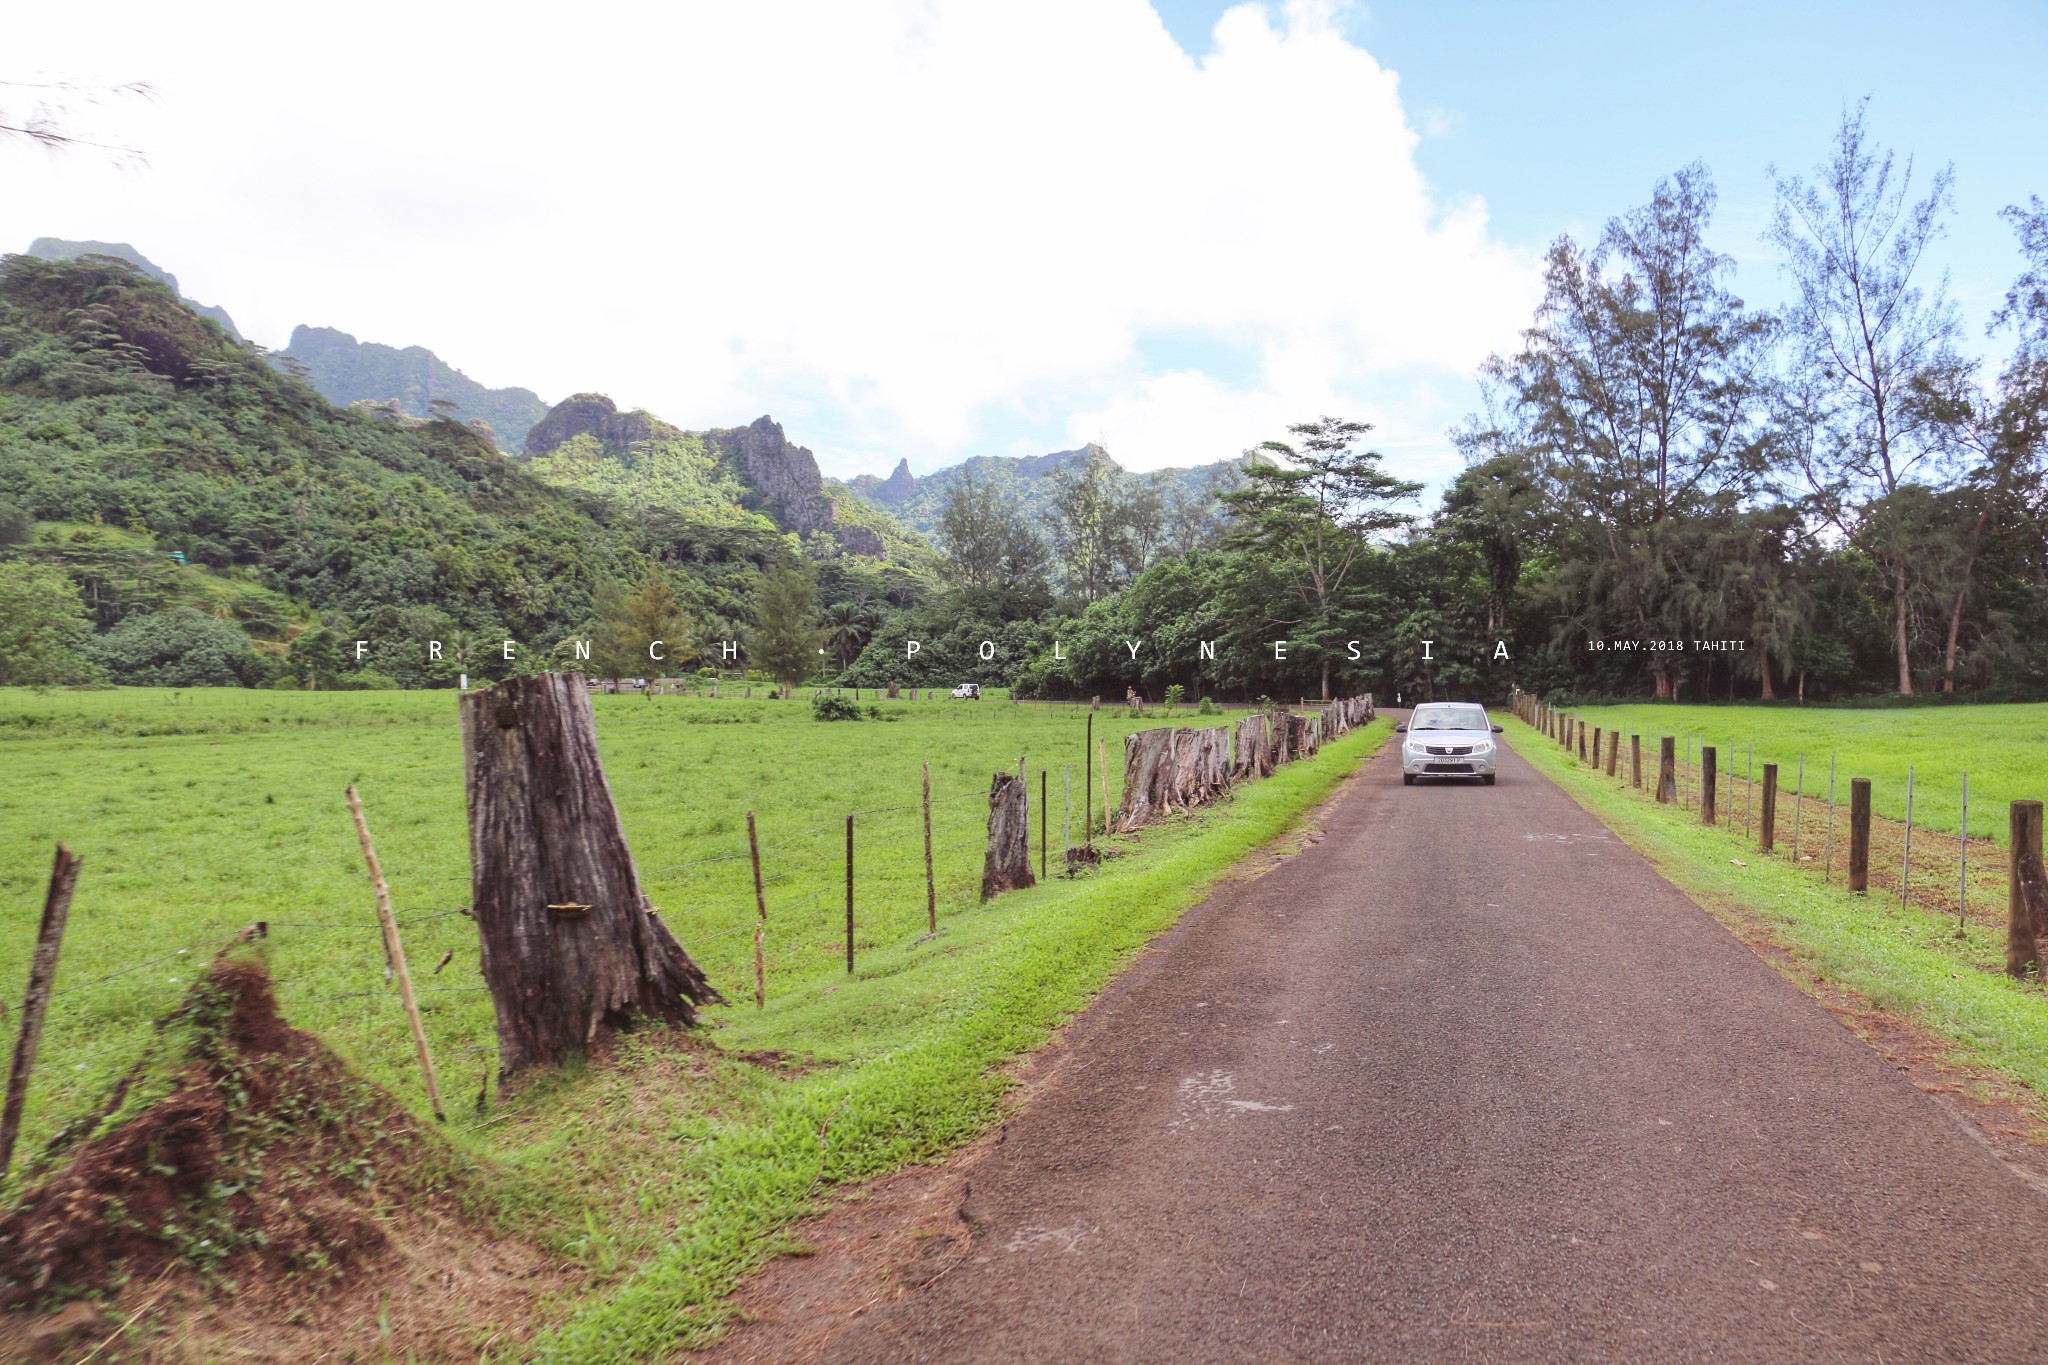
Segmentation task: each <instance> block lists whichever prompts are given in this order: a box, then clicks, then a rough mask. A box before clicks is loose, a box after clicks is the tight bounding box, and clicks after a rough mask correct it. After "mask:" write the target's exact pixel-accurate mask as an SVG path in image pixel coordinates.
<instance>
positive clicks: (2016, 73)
mask: <svg viewBox="0 0 2048 1365" xmlns="http://www.w3.org/2000/svg"><path fill="white" fill-rule="evenodd" d="M205 10H206V14H207V16H208V22H206V23H194V22H193V21H192V18H191V15H190V14H189V13H187V12H186V11H184V10H179V9H175V8H170V7H165V6H163V5H161V4H158V3H153V2H152V0H103V3H102V5H101V6H100V8H99V9H98V10H97V11H96V14H97V15H98V17H99V22H96V23H94V24H92V25H80V24H77V23H76V22H74V21H73V19H72V16H71V15H70V14H69V12H67V11H65V10H63V9H62V7H57V6H43V7H40V8H32V9H30V10H29V11H27V12H25V13H24V14H22V15H19V16H14V17H13V21H12V25H11V27H10V31H9V38H10V42H9V44H8V46H7V48H6V50H5V51H0V80H15V81H24V80H26V81H33V80H38V79H59V80H71V81H87V82H91V81H106V82H120V81H135V80H143V81H148V82H149V83H150V84H151V85H152V86H154V87H155V89H156V91H157V98H156V100H155V101H154V102H153V103H149V104H146V105H145V104H140V103H137V102H133V101H116V102H114V103H112V104H110V105H107V106H105V107H103V108H100V109H95V110H88V111H86V113H87V116H88V117H90V118H92V119H96V120H98V122H97V123H94V124H92V125H90V126H88V127H86V128H85V129H83V131H85V132H87V133H89V134H94V135H98V136H99V137H101V138H103V139H104V140H106V141H109V142H114V143H118V144H121V145H132V146H136V147H140V148H142V149H144V150H145V151H146V152H147V154H148V165H147V166H146V167H145V168H141V169H134V168H123V167H120V166H117V165H113V164H110V163H108V162H107V161H106V160H105V159H102V158H95V157H92V156H90V155H73V156H69V157H60V158H50V157H44V156H42V155H40V154H38V153H36V152H34V151H32V150H29V149H24V148H23V147H21V146H20V145H19V144H7V143H0V188H4V192H0V249H11V250H20V249H22V248H23V247H25V246H26V245H27V244H28V242H29V241H30V240H31V239H32V238H34V237H37V236H41V235H51V236H59V237H72V238H99V239H104V240H113V241H127V242H131V243H133V244H134V245H135V246H137V247H138V248H140V249H141V250H142V251H143V252H145V253H146V254H148V255H149V256H150V257H152V258H153V259H155V260H156V261H157V262H158V263H159V264H161V265H163V266H164V267H166V268H167V269H170V270H171V271H173V272H175V273H176V274H177V276H178V277H179V280H180V281H181V283H182V284H183V286H184V287H185V289H186V291H187V292H188V293H189V294H191V295H192V296H193V297H194V298H197V299H201V300H203V301H206V302H209V303H219V304H222V305H224V306H225V307H227V308H228V310H229V311H230V312H231V313H233V315H234V316H235V318H236V321H237V322H238V323H239V324H240V325H241V327H242V328H243V330H244V331H245V332H246V333H248V334H249V335H250V336H252V337H254V338H255V339H256V340H258V341H260V342H263V343H265V344H267V345H271V346H277V347H281V346H283V345H284V344H285V341H286V339H287V338H288V337H289V336H290V334H291V331H292V328H293V327H294V326H295V325H297V324H300V323H307V324H312V325H315V326H327V327H338V328H340V329H342V330H344V331H347V332H350V333H352V334H354V335H355V336H357V337H359V338H362V339H364V340H369V341H380V342H385V343H388V344H392V345H398V346H406V345H423V346H428V347H431V348H433V349H434V350H435V351H437V352H438V353H439V354H440V355H441V356H442V357H443V358H444V359H446V360H448V361H449V362H450V363H452V364H454V365H456V366H458V367H460V368H461V369H463V370H464V371H466V372H467V373H468V374H470V375H471V376H472V377H474V378H476V379H478V380H480V381H482V382H484V383H486V384H491V385H514V384H516V385H522V386H525V387H527V388H531V389H533V390H535V391H536V392H538V393H540V394H541V396H542V397H544V398H547V399H549V400H550V401H555V400H559V399H561V398H563V397H565V396H566V395H568V394H571V393H575V392H580V391H591V390H594V391H598V392H604V393H608V394H610V395H611V396H612V397H613V398H614V399H615V400H616V401H618V402H619V403H620V404H621V405H622V406H626V407H636V406H638V407H645V408H647V409H648V410H650V411H652V412H654V413H657V414H659V415H660V416H662V417H664V418H667V419H668V420H670V421H672V422H675V423H677V424H679V425H681V426H684V427H690V428H703V427H711V426H730V425H734V424H738V423H744V422H748V421H751V420H753V419H754V418H755V417H757V416H759V415H761V414H762V413H770V414H772V415H774V416H775V417H777V418H779V419H781V420H782V421H783V422H784V424H785V426H786V427H787V429H788V430H789V433H790V435H791V436H792V437H793V438H794V439H796V440H798V441H800V442H802V443H804V444H807V445H809V446H811V447H812V448H813V449H814V450H816V452H817V454H818V456H819V461H820V463H821V465H822V466H823V467H824V468H825V470H826V472H828V473H831V474H835V475H839V476H842V477H845V476H851V475H854V474H858V473H862V472H874V473H878V474H885V473H887V472H888V470H889V469H890V468H891V467H892V466H893V465H894V464H895V463H896V461H897V460H898V459H908V460H909V461H910V464H911V467H912V468H913V469H914V470H916V471H918V472H925V471H929V470H931V469H935V468H938V467H940V466H943V465H948V464H952V463H955V462H957V461H959V460H961V459H964V458H967V457H968V456H972V455H985V454H993V455H1001V454H1008V455H1027V454H1037V453H1042V452H1044V451H1047V450H1055V449H1065V448H1070V447H1072V446H1075V445H1079V444H1080V443H1082V442H1083V441H1087V440H1101V441H1103V442H1104V443H1105V444H1107V445H1108V446H1109V448H1110V450H1111V451H1112V453H1113V454H1115V455H1116V457H1117V458H1118V459H1120V460H1122V461H1123V462H1124V463H1126V464H1127V465H1130V466H1132V467H1135V468H1140V469H1144V468H1157V467H1161V466H1164V465H1186V464H1195V463H1206V462H1209V461H1214V460H1220V459H1227V458H1229V457H1231V456H1233V455H1235V454H1236V453H1238V452H1239V451H1241V450H1243V449H1244V448H1246V447H1248V446H1251V445H1254V444H1256V443H1257V442H1259V441H1261V440H1265V439H1269V438H1273V437H1277V436H1280V435H1282V434H1283V432H1284V428H1285V426H1286V424H1287V423H1289V422H1295V421H1302V420H1306V419H1309V418H1313V417H1315V416H1317V415H1319V414H1323V413H1329V414H1334V415H1341V416H1346V417H1351V418H1356V419H1360V420H1366V421H1370V422H1372V423H1374V424H1375V426H1376V428H1377V429H1376V431H1375V434H1374V437H1373V440H1374V443H1375V444H1376V445H1377V446H1378V447H1379V448H1380V449H1382V450H1383V451H1385V452H1386V454H1387V456H1388V459H1389V463H1390V465H1391V466H1392V467H1393V468H1394V469H1396V470H1397V471H1398V472H1399V473H1401V474H1403V475H1405V476H1408V477H1412V478H1418V479H1422V480H1424V481H1426V482H1428V483H1430V484H1432V485H1441V484H1442V483H1443V482H1445V481H1446V480H1448V479H1449V478H1450V477H1452V476H1454V475H1455V473H1456V471H1457V469H1458V467H1459V461H1458V458H1457V456H1456V453H1455V451H1454V449H1453V447H1452V445H1451V443H1450V441H1449V440H1448V439H1447V437H1446V435H1445V433H1446V430H1447V428H1449V427H1450V426H1452V425H1453V424H1454V423H1456V422H1457V421H1459V420H1460V419H1461V418H1462V417H1463V416H1464V415H1465V414H1467V413H1469V412H1470V411H1471V410H1472V408H1473V407H1474V405H1475V403H1476V399H1477V389H1476V386H1475V384H1474V382H1473V378H1472V376H1473V372H1474V370H1475V368H1476V367H1477V366H1478V364H1479V363H1480V362H1481V361H1483V360H1484V358H1485V357H1486V355H1487V354H1488V353H1489V352H1490V351H1495V350H1505V349H1508V348H1510V347H1512V346H1513V345H1514V344H1515V341H1516V337H1517V333H1518V332H1519V330H1520V329H1521V328H1522V327H1523V326H1526V325H1527V323H1528V321H1529V317H1530V312H1531V310H1532V308H1533V306H1534V304H1535V302H1536V299H1537V295H1538V282H1537V268H1538V263H1539V260H1540V257H1541V254H1542V251H1543V249H1544V247H1545V246H1546V245H1547V244H1548V243H1549V242H1550V241H1551V240H1552V239H1553V238H1554V237H1555V236H1556V235H1557V234H1559V233H1560V232H1572V233H1574V234H1578V235H1581V236H1582V237H1590V236H1592V235H1594V234H1597V233H1598V231H1599V229H1600V227H1601V225H1602V224H1603V223H1604V222H1605V220H1606V219H1607V218H1608V217H1610V216H1612V215H1614V214H1616V213H1619V212H1622V211H1625V210H1626V209H1628V208H1630V207H1632V206H1634V205H1636V204H1638V203H1641V202H1643V201H1644V200H1645V199H1647V198H1648V196H1649V193H1650V190H1651V187H1652V185H1653V183H1654V182H1655V181H1656V179H1657V178H1658V177H1660V176H1662V175H1666V174H1668V173H1670V172H1671V171H1673V170H1675V169H1676V168H1678V167H1679V166H1681V165H1683V164H1685V163H1687V162H1689V161H1692V160H1694V159H1701V160H1704V161H1706V162H1707V163H1708V165H1709V166H1710V167H1711V168H1712V170H1713V173H1714V176H1715V179H1716V181H1717V183H1718V185H1719V187H1720V191H1721V205H1720V213H1719V216H1718V219H1717V226H1716V229H1715V234H1714V235H1715V241H1716V244H1717V245H1718V246H1719V248H1720V249H1721V250H1722V251H1724V252H1727V253H1729V254H1731V255H1733V256H1734V257H1735V258H1736V259H1737V260H1738V262H1739V263H1740V266H1741V270H1740V273H1739V275H1738V277H1737V284H1738V288H1740V289H1741V290H1742V292H1743V293H1744V294H1745V295H1746V296H1747V297H1748V298H1749V299H1750V300H1751V301H1752V302H1753V303H1758V304H1770V303H1774V302H1776V301H1777V300H1778V299H1779V298H1780V297H1781V294H1782V285H1781V282H1780V280H1779V277H1778V275H1777V272H1776V269H1775V263H1774V261H1773V260H1772V258H1771V255H1770V253H1769V251H1768V250H1767V249H1766V248H1765V247H1764V246H1763V245H1762V243H1760V242H1759V241H1758V239H1757V238H1758V233H1759V232H1760V231H1761V230H1762V228H1763V227H1764V225H1765V224H1766V222H1767V221H1768V218H1769V215H1770V210H1771V196H1770V188H1769V182H1768V179H1767V177H1766V176H1765V172H1764V168H1765V166H1766V165H1767V164H1769V163H1771V162H1773V161H1775V162H1777V163H1778V164H1779V166H1780V167H1781V168H1784V169H1786V170H1805V169H1807V168H1809V167H1811V166H1812V165H1813V164H1814V163H1815V162H1816V161H1818V160H1820V159H1821V158H1823V157H1824V156H1825V155H1826V152H1827V148H1828V141H1829V137H1830V135H1831V133H1832V131H1833V129H1834V127H1835V125H1836V123H1837V120H1838V119H1839V117H1840V114H1841V111H1842V108H1843V106H1844V104H1845V102H1850V101H1854V100H1855V99H1857V98H1858V97H1860V96H1862V95H1865V94H1868V95H1870V96H1872V99H1873V103H1872V105H1871V113H1870V128H1871V131H1872V133H1873V135H1874V136H1875V137H1876V138H1877V139H1878V140H1879V141H1880V142H1881V143H1882V144H1884V145H1886V146H1889V147H1892V148H1895V149H1897V150H1898V151H1900V152H1901V153H1911V154H1913V155H1915V156H1916V157H1917V158H1918V159H1919V162H1920V165H1921V168H1922V175H1923V177H1924V176H1925V175H1926V174H1927V173H1929V172H1931V170H1932V169H1933V168H1934V167H1935V166H1937V165H1939V164H1942V163H1944V162H1948V161H1953V162H1954V163H1955V165H1956V169H1957V201H1958V206H1959V209H1960V212H1959V213H1958V215H1957V216H1956V217H1955V219H1954V220H1953V221H1952V222H1951V223H1950V225H1949V231H1950V237H1949V239H1948V241H1947V242H1946V243H1944V244H1943V246H1942V247H1941V249H1940V253H1939V254H1940V257H1941V259H1942V260H1943V261H1944V262H1945V263H1946V264H1947V265H1948V266H1949V267H1950V268H1951V270H1952V272H1953V276H1954V289H1953V292H1954V294H1955V296H1956V298H1957V299H1958V301H1959V303H1960V304H1961V307H1962V311H1963V314H1964V317H1965V319H1966V324H1967V326H1968V327H1969V329H1970V334H1971V336H1972V337H1973V338H1978V339H1979V341H1978V344H1980V345H1992V344H1994V343H1984V342H1982V341H1981V332H1982V325H1983V321H1984V319H1985V317H1986V316H1987V315H1988V313H1989V312H1990V310H1991V308H1992V307H1993V306H1994V305H1995V303H1996V301H1997V300H1998V298H1999V297H2000V296H2001V295H2002V293H2003V291H2004V289H2005V288H2006V286H2007V284H2008V283H2009V282H2010V280H2011V278H2012V276H2013V275H2014V273H2015V271H2016V269H2017V266H2018V257H2017V254H2016V252H2015V250H2014V248H2013V244H2012V239H2011V236H2010V234H2009V232H2008V231H2007V229H2006V228H2005V226H2004V225H2003V224H2002V223H2001V222H2000V221H1999V220H1998V218H1997V216H1996V214H1997V210H1998V209H1999V208H2000V207H2002V206H2004V205H2005V204H2008V203H2012V202H2015V201H2020V200H2024V199H2025V198H2026V197H2027V196H2028V195H2029V194H2043V195H2048V175H2044V174H2043V172H2044V170H2048V152H2044V151H2043V148H2042V135H2043V133H2044V131H2048V93H2044V91H2048V81H2044V80H2043V79H2042V77H2041V70H2042V69H2043V67H2044V66H2048V62H2044V58H2048V3H2044V2H2043V0H2036V2H2035V3H2033V4H2029V5H2022V4H2017V3H1968V2H1965V3H1952V4H1948V5H1944V6H1932V5H1920V6H1907V5H1903V4H1892V3H1875V4H1871V3H1866V4H1858V5H1849V4H1834V3H1829V4H1800V3H1794V2H1793V0H1785V2H1784V3H1779V4H1774V5H1765V4H1758V3H1751V2H1749V0H1740V2H1738V3H1728V4H1718V5H1713V6H1704V5H1687V6H1679V5H1673V4H1663V3H1644V2H1642V0H1639V2H1638V3H1634V4H1618V3H1583V4H1545V5H1536V4H1511V3H1456V2H1455V0H1440V2H1439V3H1433V4H1426V3H1417V2H1414V0H1401V2H1399V3H1392V2H1390V3H1380V4H1371V5H1366V4H1351V5H1347V4H1344V3H1342V2H1341V0H1274V2H1273V3H1268V4H1248V5H1240V6H1237V7H1235V8H1231V7H1227V6H1225V5H1223V4H1221V3H1217V2H1216V0H1199V2H1198V0H1157V7H1156V8H1155V7H1154V5H1153V4H1151V3H1148V0H1034V3H1033V4H1030V5H991V4H988V3H985V0H779V3H777V4H775V5H715V4H709V3H706V4H685V5H675V4H659V3H631V2H630V0H627V2H625V3H622V4H620V5H619V6H616V7H610V8H605V9H602V10H599V11H593V12H592V13H591V14H589V15H582V16H579V17H578V19H577V21H576V22H564V23H550V24H547V25H525V24H517V23H506V24H489V25H479V24H476V23H475V22H473V16H472V15H471V14H470V13H469V12H468V11H467V10H465V9H463V8H461V7H456V6H419V5H417V4H414V3H411V2H410V0H357V4H356V5H355V7H354V8H353V9H352V10H351V14H350V20H349V22H348V23H347V24H340V25H337V24H335V23H333V22H332V21H331V19H330V18H329V17H328V16H327V15H326V14H325V13H323V12H320V11H317V10H312V9H306V8H303V7H301V8H299V9H293V8H290V7H280V6H277V5H275V4H274V3H268V2H267V0H208V3H207V5H206V6H205ZM393 32H404V33H406V34H407V35H408V40H407V41H406V42H405V43H403V44H394V43H392V42H391V41H389V35H390V34H391V33H393ZM451 52H459V53H460V54H461V57H460V59H459V60H450V59H449V57H448V55H447V54H449V53H451Z"/></svg>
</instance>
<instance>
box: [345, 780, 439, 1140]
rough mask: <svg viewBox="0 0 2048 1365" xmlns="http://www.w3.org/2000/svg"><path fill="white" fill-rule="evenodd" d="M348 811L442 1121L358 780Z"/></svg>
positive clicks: (429, 1058)
mask: <svg viewBox="0 0 2048 1365" xmlns="http://www.w3.org/2000/svg"><path fill="white" fill-rule="evenodd" d="M348 813H349V814H350V815H352V816H354V817H355V821H356V838H358V839H360V840H361V841H362V845H363V861H364V862H366V863H368V864H369V865H370V888H371V890H373V891H374V892H375V893H376V896H377V923H378V924H380V925H381V926H383V929H384V958H385V960H386V961H387V962H389V963H390V964H391V970H392V971H393V972H395V973H397V975H398V1002H399V1003H400V1004H401V1005H403V1006H404V1007H405V1022H406V1023H407V1024H409V1025H411V1026H412V1044H413V1047H414V1048H415V1049H416V1050H417V1051H418V1052H419V1055H420V1074H421V1075H422V1076H424V1077H425V1078H426V1083H427V1103H429V1104H431V1105H432V1106H433V1107H434V1117H435V1118H436V1119H437V1120H439V1121H440V1122H442V1123H446V1122H447V1121H448V1115H447V1114H446V1113H445V1112H444V1111H443V1110H442V1108H441V1078H440V1077H438V1076H436V1075H435V1074H434V1059H433V1057H432V1055H430V1054H429V1053H428V1051H427V1029H426V1025H425V1024H423V1023H421V1022H420V1003H419V1001H418V1000H417V999H415V998H414V997H413V993H412V969H411V968H410V967H408V966H406V964H405V947H404V945H403V944H401V943H400V942H399V941H398V921H397V919H395V918H394V917H393V916H392V914H391V888H390V887H389V886H388V885H386V884H385V881H384V869H383V868H381V867H379V866H378V865H377V850H376V848H375V847H373V846H372V845H371V843H370V826H369V824H368V822H366V821H365V820H364V819H363V801H362V798H361V797H359V796H357V795H356V786H355V783H353V782H351V783H349V786H348Z"/></svg>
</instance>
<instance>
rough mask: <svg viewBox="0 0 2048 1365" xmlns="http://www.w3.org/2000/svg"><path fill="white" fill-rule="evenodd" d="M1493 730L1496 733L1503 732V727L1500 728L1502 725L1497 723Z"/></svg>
mask: <svg viewBox="0 0 2048 1365" xmlns="http://www.w3.org/2000/svg"><path fill="white" fill-rule="evenodd" d="M1493 732H1494V733H1495V734H1500V733H1501V728H1500V727H1499V726H1498V725H1496V726H1494V727H1493Z"/></svg>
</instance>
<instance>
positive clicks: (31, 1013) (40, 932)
mask: <svg viewBox="0 0 2048 1365" xmlns="http://www.w3.org/2000/svg"><path fill="white" fill-rule="evenodd" d="M2038 824H2039V822H2038V821H2036V825H2037V827H2038ZM83 861H84V860H83V859H81V858H77V857H74V856H72V853H71V850H70V849H68V848H66V847H64V845H62V844H59V845H57V860H56V862H55V863H54V864H53V865H52V866H51V868H50V889H49V891H48V892H47V893H46V894H45V895H44V896H43V922H42V925H41V926H40V927H39V928H38V929H37V930H36V949H35V956H34V957H32V958H30V959H29V966H28V994H27V996H26V997H25V998H24V999H23V1000H22V1002H21V1032H20V1033H19V1034H17V1035H16V1037H15V1040H14V1064H13V1065H12V1066H11V1067H9V1068H8V1070H7V1107H6V1108H5V1109H4V1110H0V1176H4V1175H6V1174H7V1168H8V1166H9V1165H10V1164H11V1163H12V1162H13V1160H14V1140H15V1139H16V1138H17V1137H19V1136H20V1135H21V1111H22V1109H23V1107H24V1106H25V1105H26V1104H27V1103H28V1078H29V1075H30V1073H32V1072H33V1071H34V1070H35V1069H36V1049H37V1048H39V1047H41V1046H42V1042H43V1017H44V1016H45V1015H46V1014H47V1013H48V1012H49V1009H50V984H51V983H52V982H53V981H55V980H56V979H57V953H58V950H59V949H61V948H62V947H63V946H64V926H65V924H66V923H67V922H69V920H70V919H71V892H72V891H73V889H75V888H76V887H77V885H78V868H79V864H80V863H81V862H83Z"/></svg>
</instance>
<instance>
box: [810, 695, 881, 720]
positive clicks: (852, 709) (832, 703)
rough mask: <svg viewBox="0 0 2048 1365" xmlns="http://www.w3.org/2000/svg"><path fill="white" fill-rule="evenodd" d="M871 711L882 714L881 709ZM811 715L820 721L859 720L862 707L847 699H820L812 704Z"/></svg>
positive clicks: (871, 708) (872, 708)
mask: <svg viewBox="0 0 2048 1365" xmlns="http://www.w3.org/2000/svg"><path fill="white" fill-rule="evenodd" d="M869 709H870V710H871V711H873V712H874V713H875V714H876V715H878V716H879V715H880V714H881V712H880V709H879V708H876V707H870V708H869ZM811 714H812V715H813V716H814V717H816V718H817V719H819V720H859V719H860V706H859V705H858V704H857V703H855V702H854V701H853V700H852V699H850V698H847V697H819V698H818V699H817V700H815V701H813V702H812V703H811Z"/></svg>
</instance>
